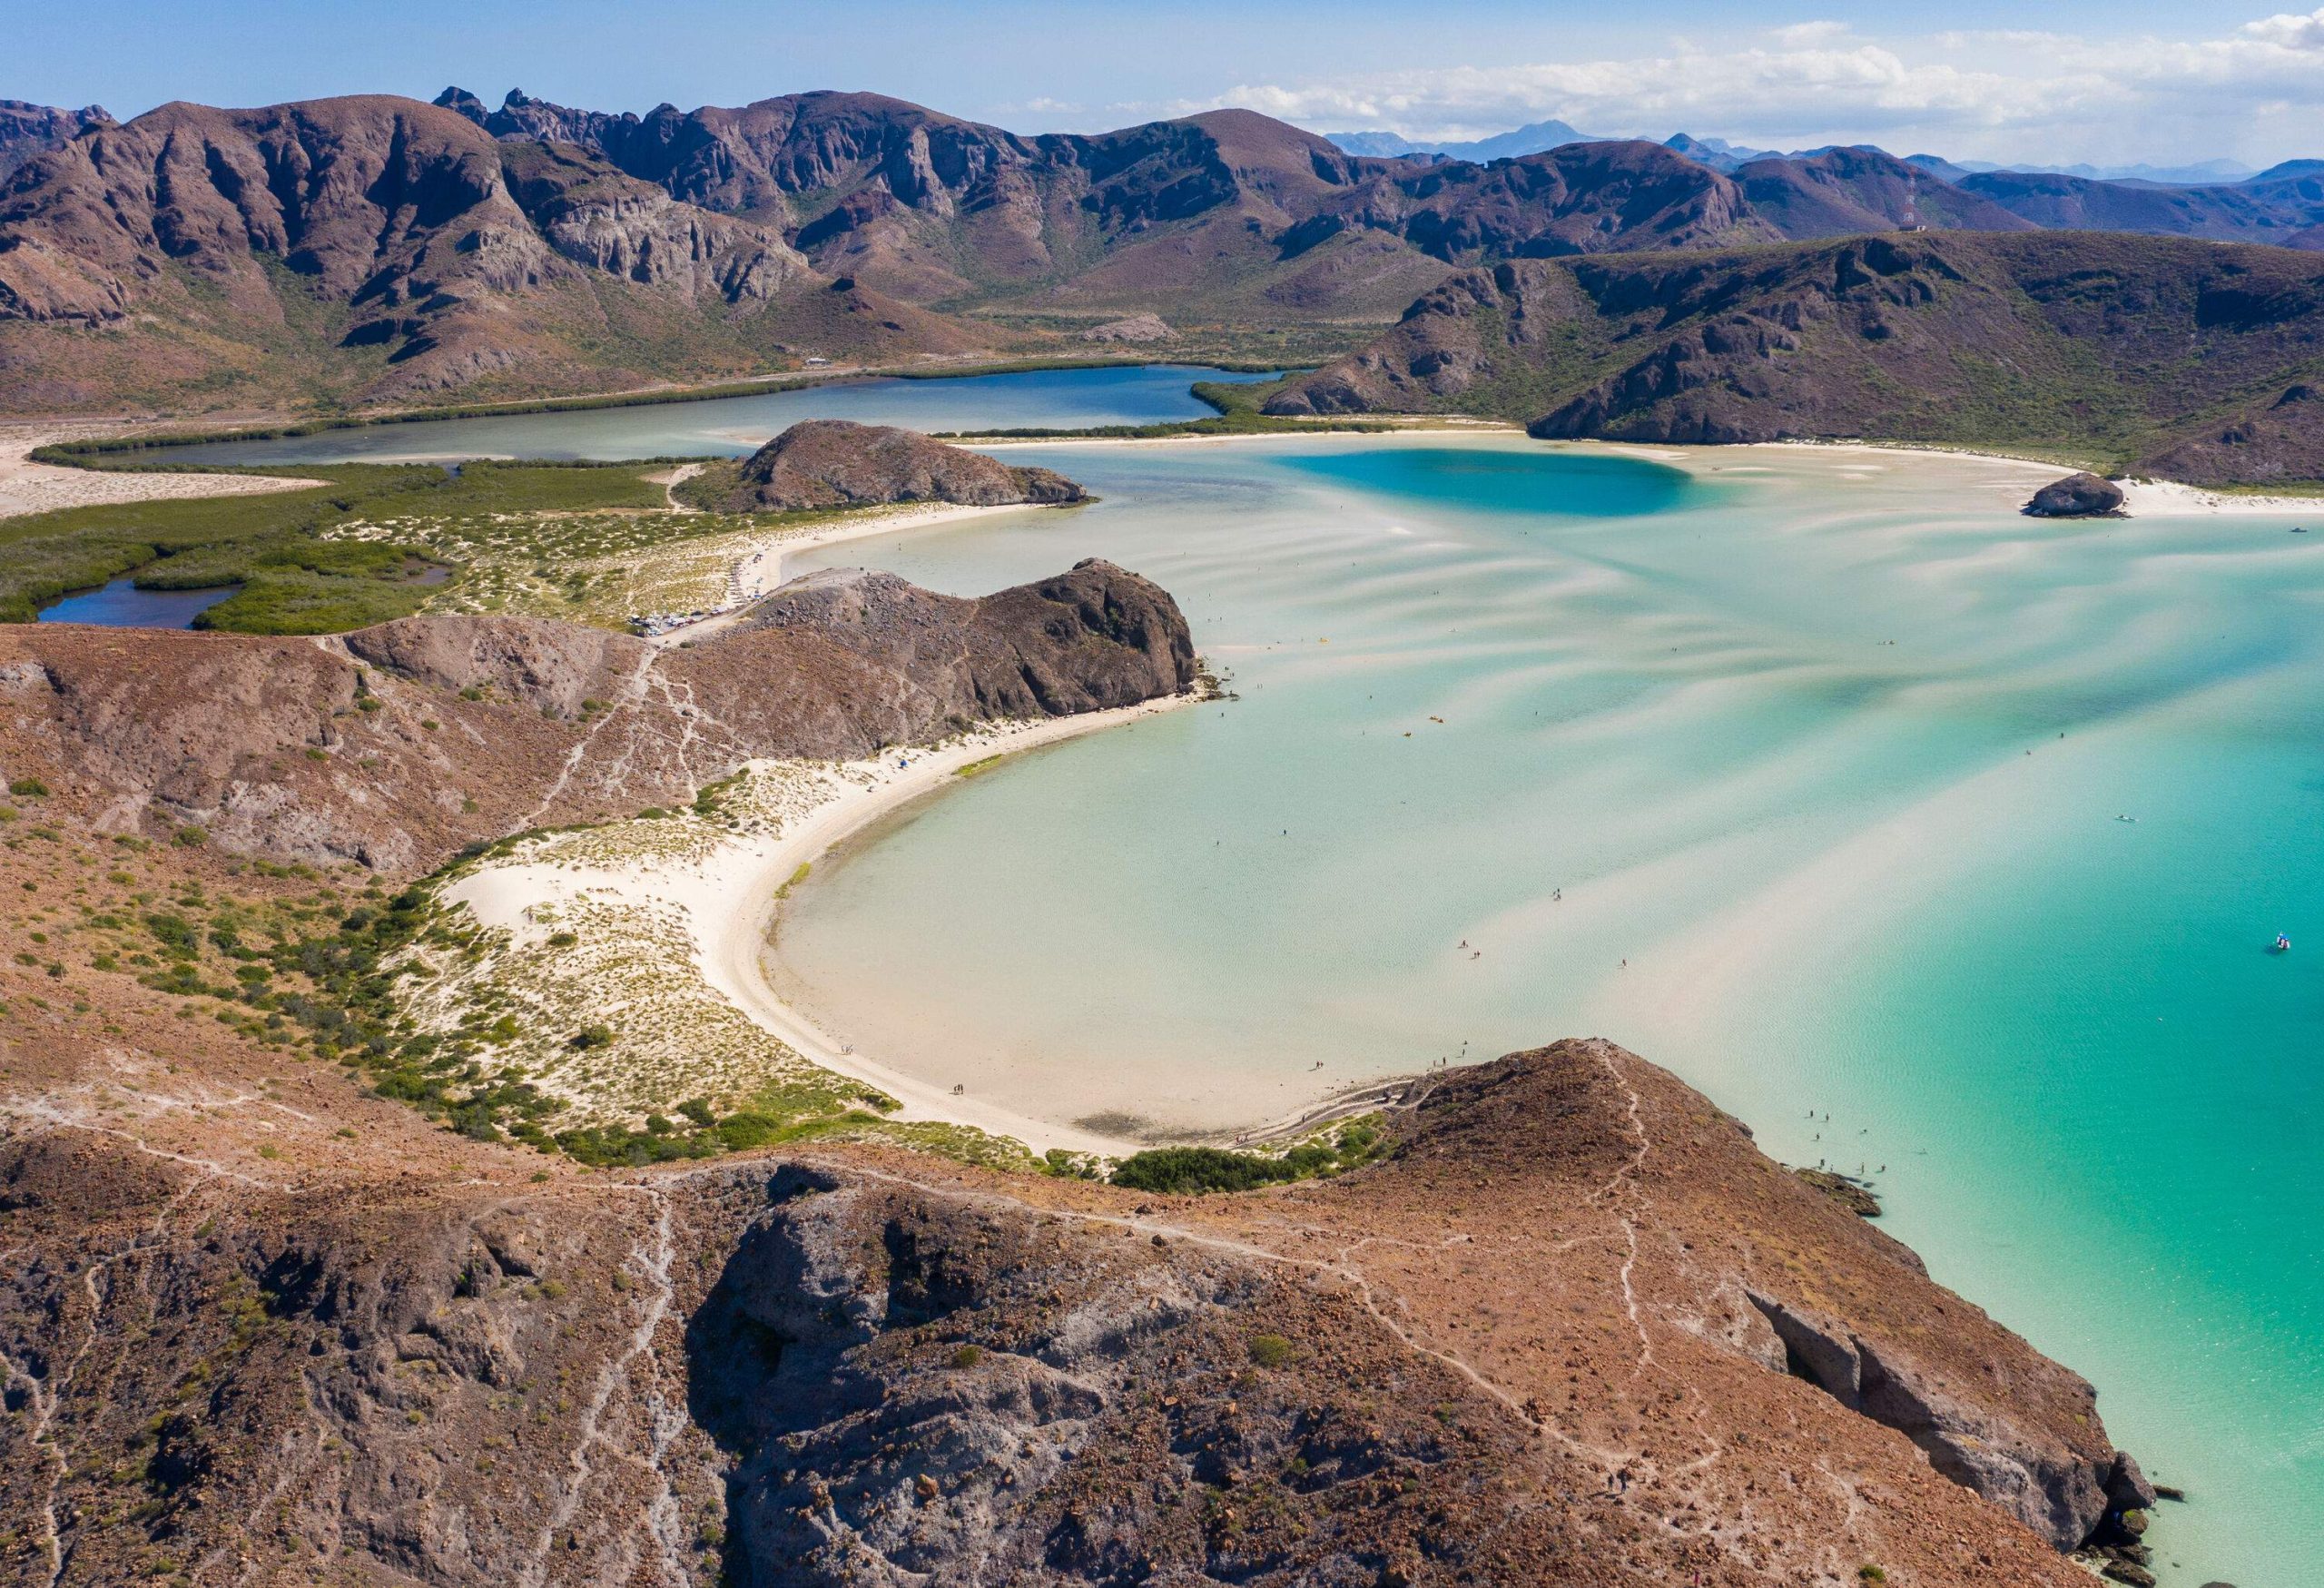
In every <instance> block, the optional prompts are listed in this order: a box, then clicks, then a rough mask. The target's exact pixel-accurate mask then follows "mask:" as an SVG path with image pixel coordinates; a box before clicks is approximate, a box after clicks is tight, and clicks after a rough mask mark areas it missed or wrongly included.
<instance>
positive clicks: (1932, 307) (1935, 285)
mask: <svg viewBox="0 0 2324 1588" xmlns="http://www.w3.org/2000/svg"><path fill="white" fill-rule="evenodd" d="M2190 352H2191V354H2192V356H2190ZM2320 369H2324V258H2319V257H2318V256H2316V255H2315V254H2312V253H2305V252H2291V251H2289V250H2283V249H2268V248H2254V247H2249V246H2241V245H2220V244H2213V243H2205V242H2195V241H2192V240H2190V239H2184V238H2142V237H2132V236H2123V235H2112V236H2107V235H2101V234H2095V233H2078V234H2071V235H2061V234H2054V233H2042V232H2006V233H1985V234H1977V233H1969V232H1930V233H1925V234H1910V235H1894V236H1876V237H1868V238H1856V239H1851V240H1846V241H1843V242H1833V243H1824V244H1818V245H1799V244H1795V245H1791V246H1787V247H1781V248H1769V249H1760V250H1746V251H1741V252H1731V253H1697V254H1692V255H1675V254H1625V255H1599V256H1595V257H1592V258H1590V259H1584V260H1575V261H1515V262H1512V263H1505V264H1501V265H1497V266H1494V267H1492V268H1491V269H1486V270H1476V271H1467V272H1463V273H1462V274H1461V275H1458V276H1456V277H1454V278H1452V280H1450V281H1447V282H1445V283H1444V284H1443V286H1442V287H1440V288H1438V289H1437V290H1436V291H1433V292H1432V293H1430V294H1428V295H1427V296H1426V297H1423V299H1422V300H1420V301H1418V302H1416V303H1415V304H1414V305H1413V308H1412V310H1411V311H1409V312H1408V313H1407V315H1406V316H1405V319H1404V321H1403V323H1402V324H1400V325H1399V326H1397V328H1396V329H1395V330H1393V331H1391V332H1389V333H1388V334H1387V335H1385V336H1384V337H1382V338H1381V339H1379V340H1376V341H1375V342H1374V343H1373V344H1372V345H1371V346H1369V347H1368V348H1366V349H1364V350H1361V351H1359V352H1357V353H1354V354H1351V355H1349V356H1347V357H1345V358H1343V359H1341V360H1336V361H1334V363H1332V364H1329V365H1326V366H1324V368H1323V369H1321V370H1317V371H1316V372H1315V374H1313V375H1311V376H1308V377H1305V378H1304V379H1302V380H1295V381H1294V382H1292V383H1291V384H1290V385H1289V386H1287V387H1286V388H1285V390H1282V391H1281V392H1279V393H1277V394H1276V395H1275V396H1274V397H1273V398H1271V399H1269V400H1268V403H1267V405H1266V406H1267V408H1268V409H1269V411H1271V412H1275V413H1281V414H1301V413H1342V412H1361V411H1373V410H1410V411H1430V410H1442V409H1461V410H1463V411H1470V412H1482V413H1489V414H1495V415H1498V416H1500V417H1502V418H1507V419H1516V420H1519V421H1521V422H1524V423H1526V424H1528V425H1529V426H1530V427H1531V429H1532V431H1533V433H1534V434H1535V435H1537V436H1544V437H1559V438H1580V437H1597V438H1603V439H1620V440H1640V441H1649V440H1651V441H1691V442H1733V441H1764V440H1777V439H1790V438H1827V439H1846V438H1857V437H1871V438H1876V439H1889V440H1921V441H1941V442H1951V443H1955V444H1963V445H1974V444H1979V443H1984V444H1998V443H2010V444H2016V445H2027V444H2045V445H2051V446H2055V447H2058V448H2061V449H2070V450H2071V449H2080V450H2084V451H2087V452H2090V453H2092V454H2093V455H2095V456H2101V457H2104V458H2109V459H2113V460H2115V462H2116V464H2117V465H2118V466H2120V467H2123V468H2132V469H2137V470H2139V471H2141V472H2152V473H2163V474H2168V475H2170V476H2171V478H2194V479H2197V480H2199V481H2202V482H2207V483H2209V482H2216V483H2258V482H2264V481H2270V480H2279V479H2308V478H2318V477H2319V473H2324V448H2319V442H2318V440H2317V427H2316V420H2315V418H2314V416H2315V414H2316V411H2317V409H2316V405H2315V404H2314V403H2313V401H2312V400H2311V399H2312V398H2313V394H2314V392H2315V390H2317V389H2318V388H2319V385H2324V382H2319V380H2317V379H2316V376H2317V372H2318V371H2319V370H2320Z"/></svg>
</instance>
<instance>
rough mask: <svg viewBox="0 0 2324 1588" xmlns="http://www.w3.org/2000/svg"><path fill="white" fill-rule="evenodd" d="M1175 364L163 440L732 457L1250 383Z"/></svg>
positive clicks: (1078, 414)
mask: <svg viewBox="0 0 2324 1588" xmlns="http://www.w3.org/2000/svg"><path fill="white" fill-rule="evenodd" d="M1265 379H1267V377H1265V376H1262V375H1237V374H1229V373H1227V372H1226V371H1225V370H1203V369H1196V368H1192V367H1190V366H1187V365H1183V364H1142V365H1118V366H1112V367H1108V368H1105V369H1095V370H1026V371H1024V372H1021V373H1019V374H1015V375H978V376H970V377H962V378H960V379H957V380H893V379H889V380H830V381H825V382H822V383H820V384H818V385H814V386H810V387H803V388H802V389H800V390H793V391H770V392H763V393H761V394H759V395H756V396H750V397H718V398H711V399H706V400H704V401H700V402H662V403H645V404H641V405H639V406H636V407H632V408H599V409H580V410H576V411H568V412H565V413H527V414H504V415H498V416H493V417H486V418H480V419H426V420H420V421H418V422H415V423H411V424H395V425H369V426H364V427H361V428H359V429H341V430H319V431H317V432H316V433H314V434H313V435H310V436H282V437H278V438H277V439H273V440H270V441H213V442H211V443H209V444H207V445H203V446H195V447H178V448H172V449H170V451H169V453H168V454H167V457H168V459H170V460H171V461H172V462H184V463H237V464H261V463H336V462H361V463H393V462H409V461H427V462H439V461H450V460H453V459H463V458H552V459H585V458H586V459H622V458H680V457H684V458H698V457H707V456H712V455H718V456H724V457H739V456H741V455H743V454H744V453H747V452H751V451H753V450H755V449H757V448H758V447H760V446H761V445H763V443H764V442H765V441H766V440H767V439H768V438H769V437H771V436H773V435H775V434H777V433H779V432H780V431H782V430H783V429H787V428H788V427H790V426H792V425H793V424H796V423H797V422H798V421H799V420H801V419H854V420H856V421H857V422H858V423H860V424H878V425H904V426H907V427H909V428H911V429H916V430H971V429H1084V428H1087V427H1088V426H1092V425H1150V424H1160V423H1164V422H1167V421H1171V420H1177V419H1201V418H1203V417H1204V416H1206V414H1208V413H1209V412H1210V411H1211V410H1210V409H1208V408H1207V407H1206V406H1204V405H1203V404H1202V403H1201V402H1199V401H1197V400H1196V399H1195V398H1194V397H1193V396H1192V395H1191V394H1190V393H1189V392H1188V391H1187V388H1188V387H1189V386H1190V385H1191V384H1192V383H1193V382H1195V381H1196V380H1220V381H1240V380H1265Z"/></svg>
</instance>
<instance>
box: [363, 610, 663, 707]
mask: <svg viewBox="0 0 2324 1588" xmlns="http://www.w3.org/2000/svg"><path fill="white" fill-rule="evenodd" d="M339 643H340V645H343V646H346V647H347V652H348V654H349V655H350V656H353V657H354V658H355V659H356V660H358V661H359V662H363V663H366V664H368V665H369V666H374V667H378V668H380V669H382V670H384V671H386V672H388V673H391V674H394V675H395V676H398V677H399V678H405V679H409V680H410V681H411V682H412V683H415V684H420V685H425V686H428V687H430V688H434V689H448V690H453V691H456V692H457V691H471V692H474V693H475V694H477V695H487V696H490V697H491V698H494V699H497V700H505V701H508V702H510V703H512V704H514V705H524V706H529V707H530V708H532V709H533V710H535V711H537V712H540V713H543V714H545V715H549V716H555V717H566V718H570V717H576V716H578V715H581V710H582V705H583V703H584V702H585V701H588V700H592V699H605V698H608V697H610V696H612V695H617V694H619V693H620V692H621V690H622V688H623V686H625V684H626V683H628V681H629V680H630V679H632V678H633V677H635V676H636V675H637V673H638V671H639V669H640V668H641V667H643V666H645V665H646V664H647V663H648V661H649V660H650V659H651V656H652V653H653V647H652V646H648V645H647V644H646V643H645V641H644V640H641V639H635V638H633V637H631V636H628V635H625V634H614V633H611V632H609V631H608V630H606V629H602V628H586V627H584V626H581V625H579V624H577V623H558V622H556V621H555V620H553V619H550V618H546V617H500V616H469V617H460V618H457V619H450V620H448V619H445V618H440V617H399V618H397V619H396V620H395V621H394V622H392V623H382V624H379V625H378V626H375V627H371V628H362V629H357V630H356V631H355V632H354V633H352V634H349V635H345V636H341V637H340V641H339Z"/></svg>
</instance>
